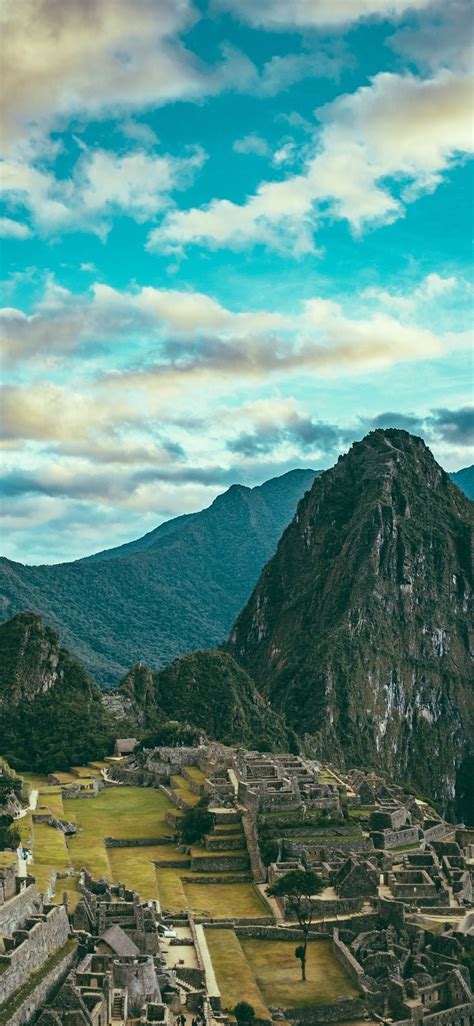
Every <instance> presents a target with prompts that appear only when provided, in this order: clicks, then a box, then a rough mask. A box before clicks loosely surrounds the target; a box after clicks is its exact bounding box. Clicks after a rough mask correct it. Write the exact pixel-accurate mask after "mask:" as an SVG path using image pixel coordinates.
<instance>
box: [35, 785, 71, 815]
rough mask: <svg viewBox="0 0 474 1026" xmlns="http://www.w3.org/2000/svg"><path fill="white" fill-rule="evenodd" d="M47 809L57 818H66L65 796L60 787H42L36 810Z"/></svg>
mask: <svg viewBox="0 0 474 1026" xmlns="http://www.w3.org/2000/svg"><path fill="white" fill-rule="evenodd" d="M43 809H47V810H48V811H49V812H50V813H51V815H52V816H54V817H55V818H56V819H64V806H63V796H62V792H61V788H60V787H51V788H43V787H42V788H41V789H40V793H39V795H38V801H37V805H36V811H37V812H40V810H43Z"/></svg>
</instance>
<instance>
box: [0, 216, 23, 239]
mask: <svg viewBox="0 0 474 1026" xmlns="http://www.w3.org/2000/svg"><path fill="white" fill-rule="evenodd" d="M30 235H31V228H30V227H29V226H28V225H27V224H23V223H22V222H21V221H14V220H13V219H12V218H11V217H0V236H1V238H3V239H29V237H30Z"/></svg>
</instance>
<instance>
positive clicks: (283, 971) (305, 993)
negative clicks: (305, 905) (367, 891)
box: [206, 929, 358, 1020]
mask: <svg viewBox="0 0 474 1026" xmlns="http://www.w3.org/2000/svg"><path fill="white" fill-rule="evenodd" d="M206 942H207V946H208V948H209V953H210V955H211V959H212V963H213V966H214V972H215V975H216V979H217V985H218V987H219V989H220V991H221V996H222V1004H223V1007H224V1009H226V1010H232V1008H234V1006H235V1004H236V1003H237V1001H240V1000H241V999H242V994H245V1000H246V1001H249V1002H250V1003H251V1004H252V1005H253V1006H254V1008H255V1011H256V1014H257V1016H258V1018H259V1019H269V1020H270V1019H271V1015H270V1013H269V1011H268V1009H269V1007H274V1006H280V1007H282V1008H304V1007H305V1006H307V1005H326V1004H332V1003H333V1002H334V1001H336V1000H337V999H338V998H341V997H355V996H356V995H357V993H358V992H357V989H356V988H355V987H354V985H353V983H352V982H351V980H350V979H349V977H348V976H347V974H346V973H345V971H344V969H343V968H342V966H341V965H340V964H339V962H338V961H337V959H336V957H335V955H334V954H333V951H332V945H331V942H330V941H311V942H310V943H309V945H308V960H307V976H308V979H307V980H306V981H303V980H302V979H301V969H300V963H299V962H298V960H297V959H296V958H295V942H294V941H283V940H260V939H255V938H251V937H240V938H239V937H237V935H236V934H235V932H234V931H233V930H230V929H222V930H220V929H219V930H214V929H207V930H206Z"/></svg>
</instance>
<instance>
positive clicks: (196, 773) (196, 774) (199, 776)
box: [186, 766, 206, 784]
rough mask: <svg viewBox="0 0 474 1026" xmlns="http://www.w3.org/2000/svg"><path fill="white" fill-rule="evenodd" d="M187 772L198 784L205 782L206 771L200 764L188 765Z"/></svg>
mask: <svg viewBox="0 0 474 1026" xmlns="http://www.w3.org/2000/svg"><path fill="white" fill-rule="evenodd" d="M186 773H187V775H188V777H191V780H194V781H195V783H196V784H203V783H204V781H205V779H206V775H205V773H203V772H202V770H201V769H199V766H186Z"/></svg>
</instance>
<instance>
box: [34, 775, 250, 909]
mask: <svg viewBox="0 0 474 1026" xmlns="http://www.w3.org/2000/svg"><path fill="white" fill-rule="evenodd" d="M99 771H100V767H99V766H92V767H86V768H82V767H74V768H73V771H72V772H71V773H70V774H67V773H61V774H60V773H56V774H54V777H55V779H56V780H57V781H59V780H60V779H61V782H60V783H56V784H54V785H51V784H48V783H47V781H46V779H45V778H44V777H43V778H42V777H38V776H35V777H33V776H29V777H28V785H29V786H30V788H33V787H34V788H35V789H37V790H38V802H37V812H41V813H48V812H50V813H51V815H52V816H54V817H55V818H57V819H64V820H68V821H69V822H71V823H75V825H76V826H77V833H76V834H71V835H68V836H66V835H65V834H63V833H62V832H61V831H60V830H57V829H55V828H54V827H51V826H49V825H48V824H47V823H33V821H32V815H31V813H28V814H27V815H26V816H25V817H23V818H22V819H21V820H19V821H18V825H19V826H20V828H21V833H22V842H23V845H24V846H25V847H30V848H31V849H32V853H33V862H32V863H31V864H30V867H29V868H30V872H31V874H32V875H33V876H35V877H36V880H37V884H38V887H39V889H40V890H43V891H48V890H49V892H50V893H51V892H52V891H53V890H54V895H55V896H54V899H53V900H55V901H56V902H59V901H62V898H63V894H64V892H67V895H68V901H69V907H70V908H74V907H75V905H76V903H77V901H78V898H79V892H78V876H79V872H80V870H81V869H83V868H85V869H87V870H88V871H89V872H90V873H91V875H92V876H94V877H96V878H99V877H107V878H108V879H109V880H110V881H111V882H113V883H123V884H125V886H126V887H128V888H130V889H131V890H136V891H138V893H139V894H140V896H141V897H142V898H143V899H144V900H148V901H149V900H151V899H155V900H159V901H160V904H161V906H162V908H163V909H164V910H165V911H167V912H169V913H171V914H173V913H178V912H184V911H185V910H186V909H187V908H192V909H193V911H194V913H195V915H196V916H197V917H202V918H213V919H228V918H235V919H259V918H261V917H264V916H268V915H269V909H268V907H267V905H266V903H265V901H264V900H263V898H262V896H261V895H260V893H259V892H258V890H257V889H256V888H255V886H254V884H253V882H252V881H251V880H250V879H248V880H246V879H245V871H244V873H243V879H242V881H238V882H230V879H229V882H227V880H228V878H230V877H231V876H234V875H235V874H234V873H232V872H229V873H227V872H226V871H225V859H226V856H228V857H229V858H231V859H233V858H235V857H236V856H238V857H241V858H242V860H243V862H245V861H247V858H248V856H247V851H246V849H245V848H244V847H242V848H238V849H235V848H230V850H229V851H228V852H226V851H225V850H224V851H221V850H219V852H218V855H219V858H220V859H222V860H223V861H222V866H223V868H222V869H221V870H220V871H215V869H214V868H213V858H215V855H216V853H215V852H207V851H205V849H203V848H201V847H200V846H198V845H196V846H195V847H194V848H193V853H194V854H195V855H196V856H198V857H199V858H200V859H202V860H203V863H201V868H200V869H199V871H194V872H193V871H192V869H191V858H190V857H189V856H187V855H185V854H183V853H181V852H179V851H178V850H177V848H176V846H175V844H174V843H173V840H172V835H173V831H172V829H171V827H170V825H169V823H168V822H167V814H168V813H170V812H171V813H173V814H175V813H176V812H177V811H179V810H176V808H175V806H174V805H173V804H172V803H171V801H170V800H169V799H168V797H167V796H166V795H165V794H164V793H163V792H161V791H159V790H156V789H155V788H144V787H129V786H124V785H118V786H116V787H105V788H104V789H103V790H101V791H100V793H99V795H98V796H97V797H96V798H69V799H68V798H63V795H62V791H61V783H62V785H63V786H65V785H67V784H69V783H71V782H75V783H77V782H78V781H81V782H83V781H84V780H89V779H90V774H91V772H92V775H94V773H95V774H96V775H97V773H98V772H99ZM88 774H89V776H88ZM190 775H191V774H190ZM194 777H195V781H196V783H199V782H200V778H201V777H202V774H201V772H200V771H199V770H196V771H195V774H193V779H194ZM62 778H65V779H62ZM66 778H67V779H66ZM173 783H174V789H176V790H179V792H181V793H184V792H186V795H187V797H188V798H189V796H192V801H193V803H194V802H195V801H196V795H195V794H194V793H193V792H191V791H188V788H189V781H188V780H186V779H184V778H181V777H180V778H175V779H174V781H173ZM220 830H221V836H222V833H224V835H226V836H227V835H228V836H229V838H230V837H231V836H232V837H233V838H234V839H235V837H236V836H237V837H239V839H240V836H241V840H242V844H244V839H243V835H242V828H241V826H240V824H237V825H235V824H234V825H232V826H230V828H222V827H221V828H220ZM213 836H214V835H211V837H213ZM106 838H113V839H116V840H121V841H129V842H136V841H137V840H144V839H150V840H153V841H154V842H155V843H154V844H147V845H136V844H133V843H130V845H124V846H120V847H107V845H106ZM207 862H209V870H207V868H206V863H207ZM202 865H204V868H202ZM206 876H209V878H210V879H209V882H207V880H206ZM56 877H57V879H56ZM216 879H218V880H219V881H221V882H219V883H215V882H212V881H213V880H216Z"/></svg>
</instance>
